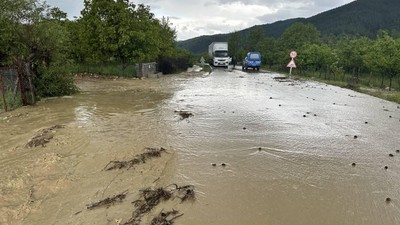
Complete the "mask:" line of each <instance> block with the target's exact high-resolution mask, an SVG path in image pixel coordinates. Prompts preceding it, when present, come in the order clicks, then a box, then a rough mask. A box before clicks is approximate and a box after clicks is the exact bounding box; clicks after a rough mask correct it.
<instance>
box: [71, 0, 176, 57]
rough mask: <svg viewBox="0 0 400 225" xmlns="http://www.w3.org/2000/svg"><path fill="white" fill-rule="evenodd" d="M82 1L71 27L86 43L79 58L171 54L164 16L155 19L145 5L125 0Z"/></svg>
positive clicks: (172, 33)
mask: <svg viewBox="0 0 400 225" xmlns="http://www.w3.org/2000/svg"><path fill="white" fill-rule="evenodd" d="M84 5H85V8H84V9H83V10H82V12H81V13H82V17H81V18H80V19H79V21H78V24H79V25H78V27H75V29H74V31H75V32H79V33H80V35H81V38H80V40H78V41H79V42H80V45H82V46H85V47H86V48H84V49H83V52H81V53H80V54H78V56H79V58H78V59H79V60H83V61H89V62H91V61H92V62H101V61H115V60H117V61H118V62H120V63H122V64H126V63H128V62H140V61H153V60H156V59H157V58H158V57H160V56H161V55H165V54H166V55H168V54H169V55H171V54H173V53H172V52H173V50H174V44H175V30H173V29H171V28H170V26H169V25H170V24H169V20H168V19H166V18H163V19H161V20H158V19H156V18H155V17H154V14H153V13H151V12H150V8H149V6H145V5H143V4H139V5H134V4H132V3H130V2H129V1H128V0H117V1H114V0H85V1H84ZM77 35H78V34H77Z"/></svg>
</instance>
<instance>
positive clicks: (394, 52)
mask: <svg viewBox="0 0 400 225" xmlns="http://www.w3.org/2000/svg"><path fill="white" fill-rule="evenodd" d="M399 58H400V43H399V42H398V41H396V40H394V39H393V38H392V37H390V36H389V35H388V34H387V33H386V32H383V33H382V34H381V35H380V36H379V37H378V39H377V40H376V41H375V42H374V44H373V45H372V46H371V48H370V49H369V51H368V54H367V55H366V56H365V63H366V65H367V67H368V68H370V69H371V70H373V71H376V72H378V73H380V74H381V77H382V80H381V88H382V87H383V80H384V77H385V76H387V77H389V82H390V83H389V91H390V90H391V89H392V81H393V78H394V77H396V76H398V75H399V74H400V66H399V63H398V59H399Z"/></svg>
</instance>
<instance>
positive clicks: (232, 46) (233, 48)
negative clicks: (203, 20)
mask: <svg viewBox="0 0 400 225" xmlns="http://www.w3.org/2000/svg"><path fill="white" fill-rule="evenodd" d="M228 46H229V55H230V56H231V57H232V58H233V60H234V61H235V62H237V60H238V59H240V56H239V54H238V53H239V50H240V35H239V33H238V32H237V31H235V32H232V33H230V34H229V38H228Z"/></svg>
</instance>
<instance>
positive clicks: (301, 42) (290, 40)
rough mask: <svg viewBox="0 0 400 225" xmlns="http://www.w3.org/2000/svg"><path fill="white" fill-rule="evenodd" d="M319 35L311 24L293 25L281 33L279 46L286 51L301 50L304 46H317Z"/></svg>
mask: <svg viewBox="0 0 400 225" xmlns="http://www.w3.org/2000/svg"><path fill="white" fill-rule="evenodd" d="M319 42H320V33H319V31H318V30H317V28H316V27H315V26H313V25H312V24H304V23H295V24H293V25H292V26H290V27H289V28H288V29H286V30H285V32H283V34H282V36H281V38H280V45H281V46H282V47H283V48H284V49H287V50H301V49H302V48H303V47H304V46H305V45H308V44H318V43H319Z"/></svg>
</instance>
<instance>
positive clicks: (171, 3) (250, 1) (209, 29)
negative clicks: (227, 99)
mask: <svg viewBox="0 0 400 225" xmlns="http://www.w3.org/2000/svg"><path fill="white" fill-rule="evenodd" d="M352 1H353V0H147V1H138V0H131V2H133V3H135V4H139V3H143V4H145V5H149V6H150V8H151V12H153V13H154V14H155V16H156V17H157V18H161V17H163V16H166V17H169V18H170V22H171V23H172V27H174V28H175V29H176V31H177V36H178V40H186V39H189V38H193V37H197V36H201V35H212V34H219V33H229V32H233V31H237V30H242V29H245V28H248V27H251V26H254V25H260V24H266V23H273V22H276V21H278V20H285V19H291V18H297V17H310V16H313V15H316V14H318V13H321V12H324V11H327V10H329V9H333V8H336V7H338V6H341V5H344V4H347V3H349V2H352ZM46 2H47V3H48V4H49V5H51V6H56V7H59V8H60V9H61V10H63V11H64V12H67V13H68V17H69V18H71V19H72V18H73V17H74V16H77V17H79V16H80V11H81V10H82V9H83V0H47V1H46Z"/></svg>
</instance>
